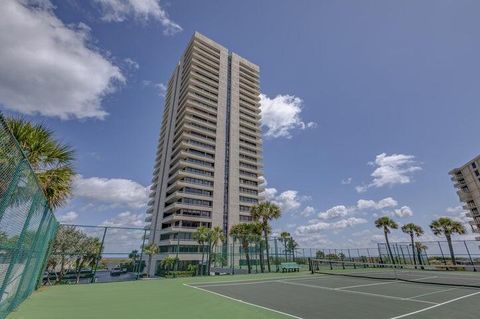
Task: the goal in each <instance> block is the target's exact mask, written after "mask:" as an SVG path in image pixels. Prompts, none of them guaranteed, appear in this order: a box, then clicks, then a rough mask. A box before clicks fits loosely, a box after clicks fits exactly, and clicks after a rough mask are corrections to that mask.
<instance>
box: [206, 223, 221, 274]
mask: <svg viewBox="0 0 480 319" xmlns="http://www.w3.org/2000/svg"><path fill="white" fill-rule="evenodd" d="M224 240H225V236H223V230H222V228H220V227H219V226H215V227H214V228H213V229H208V232H207V241H208V274H209V275H210V267H211V264H212V253H214V252H215V248H216V247H217V245H218V242H219V241H224Z"/></svg>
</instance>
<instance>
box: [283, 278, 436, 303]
mask: <svg viewBox="0 0 480 319" xmlns="http://www.w3.org/2000/svg"><path fill="white" fill-rule="evenodd" d="M278 282H280V283H283V284H287V285H294V286H304V287H310V288H316V289H323V290H329V291H338V292H345V293H351V294H357V295H365V296H373V297H379V298H385V299H393V300H400V301H412V302H419V303H427V304H431V305H432V304H433V305H437V304H438V303H436V302H431V301H425V300H417V299H410V298H402V297H395V296H388V295H380V294H374V293H370V292H363V291H355V290H339V289H337V288H331V287H324V286H317V285H309V284H301V283H296V282H287V281H278Z"/></svg>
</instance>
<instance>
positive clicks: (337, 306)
mask: <svg viewBox="0 0 480 319" xmlns="http://www.w3.org/2000/svg"><path fill="white" fill-rule="evenodd" d="M479 301H480V289H473V288H461V287H452V286H437V285H429V284H417V283H408V282H402V281H394V280H377V279H366V278H351V277H345V276H332V275H318V274H315V275H312V274H309V273H307V272H300V273H289V274H262V275H237V276H225V277H203V278H178V279H155V280H142V281H135V282H123V283H106V284H92V285H76V286H74V285H72V286H55V287H49V288H44V289H42V290H40V291H38V292H36V293H34V294H33V295H32V296H31V297H30V298H29V299H28V300H27V301H26V302H25V303H23V304H22V305H21V306H20V307H19V308H18V309H17V310H16V311H15V312H13V313H12V314H11V315H10V316H9V317H7V318H8V319H30V318H32V319H36V318H38V319H47V318H48V319H57V318H58V319H60V318H62V319H63V318H69V319H80V318H82V319H87V318H92V319H94V318H102V319H104V318H117V319H126V318H135V319H143V318H152V317H158V318H209V319H217V318H218V319H221V318H222V319H223V318H228V319H236V318H243V319H246V318H247V319H254V318H304V319H310V318H325V319H328V318H335V319H338V318H355V319H358V318H372V319H375V318H395V319H400V318H410V319H411V318H435V319H446V318H449V319H450V318H462V319H468V318H472V319H473V318H475V319H477V318H478V317H479V313H480V302H479Z"/></svg>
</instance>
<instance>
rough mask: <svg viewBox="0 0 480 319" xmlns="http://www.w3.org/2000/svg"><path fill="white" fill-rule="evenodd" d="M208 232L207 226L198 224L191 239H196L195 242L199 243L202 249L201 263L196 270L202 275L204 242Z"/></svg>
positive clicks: (203, 272)
mask: <svg viewBox="0 0 480 319" xmlns="http://www.w3.org/2000/svg"><path fill="white" fill-rule="evenodd" d="M208 232H209V229H208V228H207V227H205V226H200V227H198V228H197V230H196V231H195V232H194V233H193V239H194V240H196V241H197V243H198V244H199V245H200V247H201V249H202V263H201V265H200V267H198V271H199V273H200V274H202V275H204V274H205V269H204V265H203V262H204V260H205V243H206V242H207V240H208Z"/></svg>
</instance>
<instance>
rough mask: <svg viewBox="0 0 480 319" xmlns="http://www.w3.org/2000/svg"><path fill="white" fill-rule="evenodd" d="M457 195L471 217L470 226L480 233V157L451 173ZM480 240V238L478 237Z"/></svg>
mask: <svg viewBox="0 0 480 319" xmlns="http://www.w3.org/2000/svg"><path fill="white" fill-rule="evenodd" d="M449 174H450V175H451V176H452V181H453V182H454V186H455V188H457V194H458V197H459V198H460V201H462V202H463V203H464V204H465V205H464V206H463V208H464V209H465V210H468V211H469V212H468V213H467V216H468V217H471V218H472V220H471V221H470V225H471V226H472V230H473V232H475V233H480V155H479V156H477V157H475V158H474V159H473V160H471V161H469V162H468V163H467V164H465V165H463V166H461V167H459V168H455V169H453V170H451V171H450V172H449ZM476 239H477V240H480V236H479V237H476Z"/></svg>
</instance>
